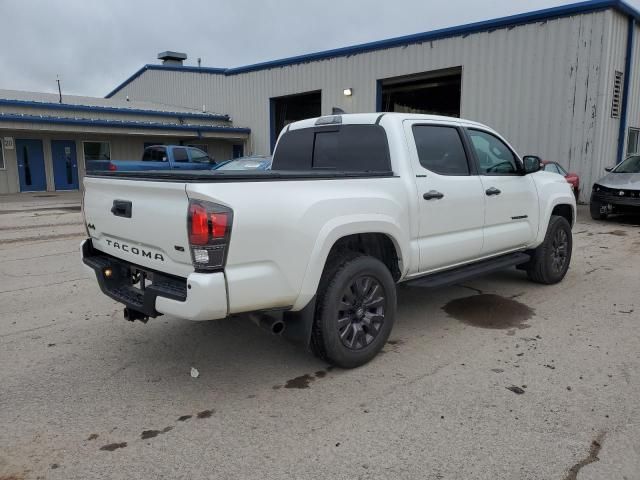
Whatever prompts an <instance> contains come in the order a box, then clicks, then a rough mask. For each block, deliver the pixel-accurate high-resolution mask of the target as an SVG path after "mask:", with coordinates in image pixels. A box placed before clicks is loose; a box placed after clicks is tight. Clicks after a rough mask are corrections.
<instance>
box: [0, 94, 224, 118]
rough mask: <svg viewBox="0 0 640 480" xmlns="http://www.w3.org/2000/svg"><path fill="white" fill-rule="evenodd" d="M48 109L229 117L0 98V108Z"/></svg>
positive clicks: (164, 115) (157, 115)
mask: <svg viewBox="0 0 640 480" xmlns="http://www.w3.org/2000/svg"><path fill="white" fill-rule="evenodd" d="M3 105H4V106H11V107H33V108H49V109H51V110H66V111H81V112H102V113H124V114H129V115H153V116H156V117H182V118H200V119H203V120H224V121H229V115H224V114H219V113H196V112H193V113H190V112H169V111H164V110H143V109H141V108H124V107H105V106H101V105H74V104H72V103H54V102H37V101H32V100H13V99H7V98H0V106H3Z"/></svg>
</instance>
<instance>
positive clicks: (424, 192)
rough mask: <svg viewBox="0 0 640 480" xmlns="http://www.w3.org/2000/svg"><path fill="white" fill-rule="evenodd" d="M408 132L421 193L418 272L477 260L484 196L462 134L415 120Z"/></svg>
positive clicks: (408, 123)
mask: <svg viewBox="0 0 640 480" xmlns="http://www.w3.org/2000/svg"><path fill="white" fill-rule="evenodd" d="M404 128H405V134H406V138H407V139H408V141H409V142H408V143H409V151H410V156H411V164H412V168H413V171H414V173H415V177H416V186H417V188H418V205H419V215H420V225H419V249H420V271H421V272H428V271H431V270H436V269H441V268H445V267H450V266H454V265H456V264H459V263H465V262H468V261H471V260H474V259H477V258H479V257H480V256H481V252H482V243H483V232H482V230H483V226H484V193H483V190H482V182H481V181H480V178H479V177H478V175H477V173H476V172H475V170H474V168H475V165H474V163H473V162H472V161H471V160H470V158H469V152H468V145H466V142H465V137H464V133H463V132H462V130H461V129H460V128H458V127H457V126H455V125H453V124H436V123H424V122H419V121H411V120H407V121H405V125H404Z"/></svg>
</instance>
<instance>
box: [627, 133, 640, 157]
mask: <svg viewBox="0 0 640 480" xmlns="http://www.w3.org/2000/svg"><path fill="white" fill-rule="evenodd" d="M634 153H640V128H630V129H629V140H628V141H627V155H631V154H634Z"/></svg>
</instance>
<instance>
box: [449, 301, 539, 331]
mask: <svg viewBox="0 0 640 480" xmlns="http://www.w3.org/2000/svg"><path fill="white" fill-rule="evenodd" d="M442 309H443V310H444V311H445V312H446V313H447V314H448V315H450V316H451V317H453V318H455V319H457V320H460V321H461V322H463V323H466V324H467V325H471V326H474V327H480V328H491V329H513V328H518V329H524V328H529V325H528V324H526V323H525V322H526V321H527V320H529V319H530V318H532V317H533V315H534V314H535V311H534V310H533V309H532V308H531V307H529V306H527V305H525V304H524V303H521V302H518V301H517V300H514V299H512V298H506V297H502V296H500V295H494V294H481V295H473V296H471V297H463V298H456V299H454V300H451V301H450V302H449V303H447V304H446V305H445V306H444V307H442Z"/></svg>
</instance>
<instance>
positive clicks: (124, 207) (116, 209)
mask: <svg viewBox="0 0 640 480" xmlns="http://www.w3.org/2000/svg"><path fill="white" fill-rule="evenodd" d="M131 207H132V204H131V202H129V201H127V200H114V201H113V206H112V207H111V213H113V214H114V215H115V216H116V217H124V218H131Z"/></svg>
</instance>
